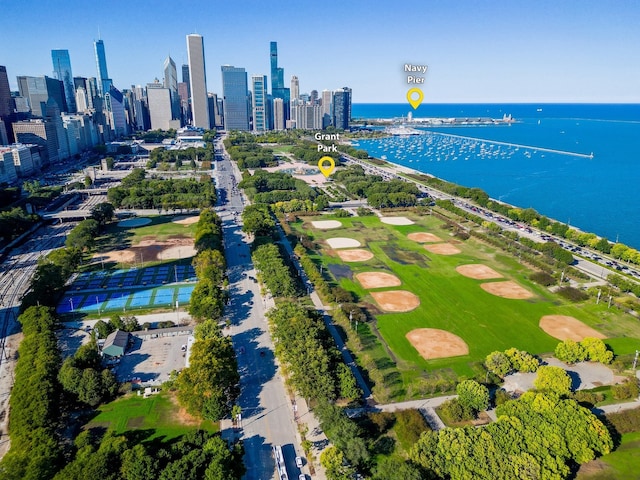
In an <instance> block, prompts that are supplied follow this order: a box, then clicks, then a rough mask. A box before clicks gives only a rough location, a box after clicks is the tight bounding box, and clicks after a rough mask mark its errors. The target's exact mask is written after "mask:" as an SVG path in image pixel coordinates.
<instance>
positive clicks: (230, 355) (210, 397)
mask: <svg viewBox="0 0 640 480" xmlns="http://www.w3.org/2000/svg"><path fill="white" fill-rule="evenodd" d="M189 363H190V365H189V367H187V368H185V369H183V370H182V371H181V372H180V374H179V375H178V378H177V380H176V382H175V388H176V389H177V395H178V400H179V401H180V404H181V405H183V406H184V407H185V408H186V410H187V412H189V413H191V414H192V415H195V416H197V417H200V418H205V419H208V420H211V421H214V422H217V421H218V420H220V419H221V418H223V417H225V416H226V415H228V414H230V413H231V408H232V407H233V405H234V403H235V400H236V399H237V398H238V395H239V394H240V388H239V386H238V384H239V382H240V375H239V374H238V364H237V361H236V356H235V351H234V350H233V345H232V343H231V338H230V337H226V336H223V335H222V334H221V333H220V332H215V333H213V334H210V335H208V336H207V337H206V338H202V339H200V340H198V341H197V342H194V343H193V345H192V347H191V355H190V357H189Z"/></svg>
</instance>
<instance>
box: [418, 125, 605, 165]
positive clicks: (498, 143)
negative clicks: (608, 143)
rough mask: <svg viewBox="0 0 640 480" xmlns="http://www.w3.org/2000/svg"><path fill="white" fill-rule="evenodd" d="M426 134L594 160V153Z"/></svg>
mask: <svg viewBox="0 0 640 480" xmlns="http://www.w3.org/2000/svg"><path fill="white" fill-rule="evenodd" d="M425 132H428V133H430V134H432V135H442V136H443V137H451V138H460V139H463V140H472V141H475V142H486V143H494V144H496V145H505V146H507V147H518V148H526V149H528V150H536V151H539V152H549V153H557V154H559V155H569V156H571V157H579V158H593V153H590V154H587V153H577V152H569V151H567V150H554V149H553V148H545V147H534V146H531V145H521V144H519V143H509V142H499V141H497V140H487V139H484V138H477V137H465V136H463V135H454V134H452V133H441V132H434V131H431V130H425Z"/></svg>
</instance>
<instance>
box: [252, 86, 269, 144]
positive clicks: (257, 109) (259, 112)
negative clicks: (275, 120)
mask: <svg viewBox="0 0 640 480" xmlns="http://www.w3.org/2000/svg"><path fill="white" fill-rule="evenodd" d="M251 87H252V90H253V96H252V97H251V98H252V102H253V105H252V106H253V130H254V131H255V132H264V131H266V130H268V129H269V128H268V127H269V120H268V118H267V76H266V75H252V76H251Z"/></svg>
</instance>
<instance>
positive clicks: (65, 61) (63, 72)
mask: <svg viewBox="0 0 640 480" xmlns="http://www.w3.org/2000/svg"><path fill="white" fill-rule="evenodd" d="M51 61H52V62H53V73H54V75H55V77H56V78H57V79H58V80H60V81H61V82H62V85H63V87H64V98H65V100H66V102H67V111H68V112H69V113H75V112H76V111H77V109H76V92H75V89H74V85H73V74H72V73H71V59H70V58H69V50H51Z"/></svg>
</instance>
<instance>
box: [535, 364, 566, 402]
mask: <svg viewBox="0 0 640 480" xmlns="http://www.w3.org/2000/svg"><path fill="white" fill-rule="evenodd" d="M533 384H534V386H535V387H536V390H538V391H540V392H546V393H553V394H556V395H558V396H566V395H569V393H570V392H571V377H569V375H568V374H567V372H565V371H564V369H562V368H560V367H554V366H548V365H544V366H542V367H540V368H539V369H538V375H537V376H536V379H535V380H534V382H533Z"/></svg>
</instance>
